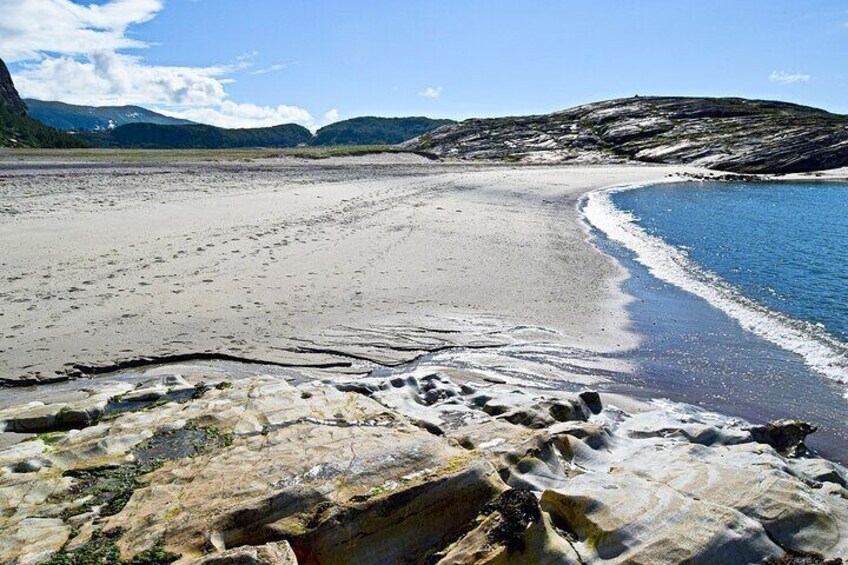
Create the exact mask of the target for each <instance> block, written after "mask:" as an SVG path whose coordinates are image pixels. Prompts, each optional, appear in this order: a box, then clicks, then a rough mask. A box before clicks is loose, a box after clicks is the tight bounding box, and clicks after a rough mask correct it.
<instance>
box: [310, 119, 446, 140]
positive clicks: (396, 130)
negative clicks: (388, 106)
mask: <svg viewBox="0 0 848 565" xmlns="http://www.w3.org/2000/svg"><path fill="white" fill-rule="evenodd" d="M452 123H454V122H453V120H434V119H430V118H424V117H412V118H377V117H374V116H365V117H361V118H353V119H350V120H343V121H341V122H336V123H334V124H330V125H328V126H324V127H322V128H321V129H319V130H318V132H317V133H316V134H315V138H314V139H313V140H312V145H395V144H397V143H403V142H404V141H407V140H410V139H412V138H414V137H418V136H419V135H424V134H425V133H428V132H430V131H433V130H434V129H437V128H439V127H441V126H444V125H447V124H452Z"/></svg>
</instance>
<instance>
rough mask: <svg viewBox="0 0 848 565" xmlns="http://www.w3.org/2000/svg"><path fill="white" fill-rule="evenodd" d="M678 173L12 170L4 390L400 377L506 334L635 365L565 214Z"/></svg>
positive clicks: (579, 229) (2, 221) (457, 168)
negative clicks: (245, 369) (191, 374)
mask: <svg viewBox="0 0 848 565" xmlns="http://www.w3.org/2000/svg"><path fill="white" fill-rule="evenodd" d="M683 171H684V169H682V168H672V167H650V166H621V167H585V168H579V167H577V168H574V167H572V168H567V167H526V166H525V167H511V166H506V165H502V166H491V165H490V166H480V165H473V164H453V165H452V164H440V163H433V162H430V161H427V160H426V159H423V158H420V157H417V156H409V155H405V156H392V155H385V156H373V157H367V158H360V159H355V158H354V159H331V160H326V161H306V160H296V159H270V160H268V159H266V160H257V161H253V162H203V161H195V162H173V161H172V162H155V161H154V162H147V163H127V164H120V163H118V164H115V163H97V162H90V163H87V164H86V163H66V162H62V161H56V162H46V161H42V162H24V163H18V162H10V161H6V162H4V163H3V164H1V165H0V196H2V200H3V208H2V210H0V241H2V242H3V245H2V246H0V265H2V269H3V279H4V280H3V286H2V293H1V294H2V296H0V298H2V300H3V302H4V308H3V312H2V316H0V335H2V342H0V377H2V378H3V379H5V380H15V379H24V380H38V379H47V380H49V379H53V378H55V377H56V376H57V375H62V374H63V373H64V372H66V371H69V370H73V367H75V366H78V367H83V368H85V371H90V370H92V369H94V368H103V367H110V366H115V365H120V364H121V363H126V362H129V361H132V360H134V359H138V358H142V357H149V358H154V357H155V358H171V357H174V356H186V355H192V354H221V355H228V356H233V357H239V358H246V359H252V360H261V361H265V362H274V363H281V364H293V365H314V364H319V365H320V364H334V363H344V362H347V363H349V362H350V361H351V360H354V361H361V362H365V363H367V362H368V361H374V362H377V363H382V364H394V363H398V362H403V361H406V360H409V359H412V358H414V357H415V356H417V355H419V354H420V353H421V352H422V351H427V350H430V349H437V348H439V347H442V346H444V345H445V344H446V343H447V344H473V343H487V342H491V341H492V340H493V339H494V340H495V341H497V337H492V336H494V334H495V333H496V332H502V331H504V330H508V329H510V328H514V327H516V326H518V327H522V328H527V327H539V328H544V329H546V330H552V331H554V332H556V334H555V335H556V337H555V341H557V342H559V343H561V344H562V345H563V346H565V347H573V348H579V349H582V350H585V351H588V352H609V351H612V350H616V349H621V348H629V347H632V346H633V344H634V343H635V341H634V340H635V339H636V336H634V335H632V334H630V333H629V332H628V331H627V323H628V321H627V317H626V315H625V313H624V310H623V305H624V303H625V301H626V300H627V299H626V297H625V296H624V295H623V294H622V293H621V291H620V290H619V288H618V287H619V282H620V281H621V278H622V277H623V272H622V270H621V269H620V267H618V266H617V265H616V264H615V263H614V262H613V261H612V260H611V259H609V258H608V257H606V256H604V255H602V254H601V253H599V252H598V251H597V250H596V249H595V248H594V247H593V246H592V244H591V243H590V241H588V238H587V233H586V231H585V228H584V226H583V224H582V223H581V221H580V219H579V217H578V212H577V209H576V202H577V200H578V199H579V198H580V196H581V195H583V194H584V193H586V192H587V191H588V190H591V189H595V188H599V187H603V186H607V185H612V184H620V183H634V182H646V181H655V180H661V179H663V178H665V177H667V175H672V174H675V173H679V172H683ZM691 171H693V172H697V171H695V170H691ZM374 332H377V333H376V334H375V333H374ZM447 332H457V333H447ZM375 335H378V336H379V337H377V338H375ZM550 335H553V334H548V335H547V337H546V340H547V341H550V339H551V338H550ZM487 336H488V337H487Z"/></svg>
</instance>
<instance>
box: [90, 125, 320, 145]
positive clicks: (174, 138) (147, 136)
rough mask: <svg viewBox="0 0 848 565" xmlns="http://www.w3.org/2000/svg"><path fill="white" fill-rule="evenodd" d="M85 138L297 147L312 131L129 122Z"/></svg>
mask: <svg viewBox="0 0 848 565" xmlns="http://www.w3.org/2000/svg"><path fill="white" fill-rule="evenodd" d="M79 135H80V137H81V138H82V139H84V140H85V141H87V142H88V143H90V144H91V145H94V146H95V147H117V148H128V149H132V148H135V149H232V148H244V147H297V146H298V145H305V144H307V143H309V141H310V140H311V139H312V132H310V131H309V130H308V129H306V128H305V127H303V126H299V125H297V124H283V125H279V126H273V127H267V128H250V129H224V128H219V127H215V126H209V125H204V124H192V125H162V124H149V123H135V124H127V125H123V126H120V127H117V128H115V129H112V130H105V131H100V132H83V133H80V134H79Z"/></svg>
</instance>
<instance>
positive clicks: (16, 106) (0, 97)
mask: <svg viewBox="0 0 848 565" xmlns="http://www.w3.org/2000/svg"><path fill="white" fill-rule="evenodd" d="M0 103H2V104H3V105H4V106H6V108H8V109H9V111H10V112H11V113H14V114H19V115H21V116H25V115H26V113H27V107H26V104H24V101H23V100H21V97H20V95H19V94H18V90H17V89H16V88H15V83H14V82H12V75H11V74H9V69H7V68H6V63H4V62H3V60H2V59H0Z"/></svg>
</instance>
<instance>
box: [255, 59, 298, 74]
mask: <svg viewBox="0 0 848 565" xmlns="http://www.w3.org/2000/svg"><path fill="white" fill-rule="evenodd" d="M296 64H297V61H292V62H291V63H279V64H277V65H271V66H270V67H264V68H261V69H256V70H255V71H251V72H250V74H252V75H266V74H268V73H276V72H277V71H282V70H283V69H287V68H289V67H291V66H292V65H296Z"/></svg>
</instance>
